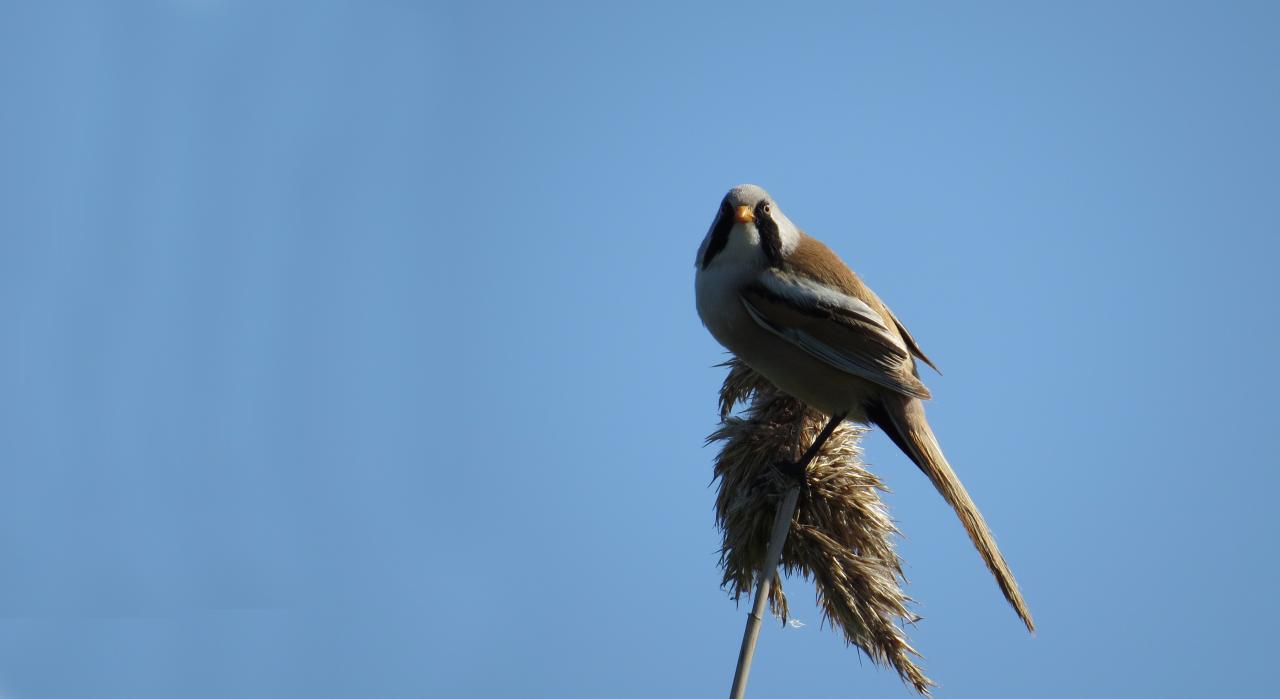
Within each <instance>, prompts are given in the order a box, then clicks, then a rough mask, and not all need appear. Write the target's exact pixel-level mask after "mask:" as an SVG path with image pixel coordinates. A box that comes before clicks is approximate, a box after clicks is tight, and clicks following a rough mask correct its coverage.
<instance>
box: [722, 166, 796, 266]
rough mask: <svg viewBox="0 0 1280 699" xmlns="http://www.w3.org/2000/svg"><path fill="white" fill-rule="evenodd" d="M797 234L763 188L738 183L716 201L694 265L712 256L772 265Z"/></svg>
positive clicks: (780, 257)
mask: <svg viewBox="0 0 1280 699" xmlns="http://www.w3.org/2000/svg"><path fill="white" fill-rule="evenodd" d="M799 237H800V233H799V231H798V230H797V229H796V227H795V224H793V223H791V220H790V219H788V218H787V217H786V216H785V215H784V214H783V213H782V210H781V209H779V208H778V205H777V203H775V202H774V201H773V197H770V196H769V193H768V192H766V191H764V188H763V187H760V186H758V185H754V184H740V185H738V186H737V187H734V188H733V189H731V190H729V193H728V194H726V195H724V199H722V200H721V201H720V209H719V210H718V211H717V212H716V218H715V220H714V221H712V222H711V230H709V231H707V237H706V238H704V239H703V240H702V247H700V248H699V249H698V261H697V264H698V268H699V269H707V268H708V267H710V266H711V263H712V262H713V261H715V260H716V258H718V257H719V258H721V260H722V261H724V262H729V261H730V260H732V261H734V262H738V263H743V262H749V263H754V264H762V265H770V266H776V265H779V264H781V262H782V257H783V255H785V254H786V253H788V252H790V251H791V249H792V248H794V247H795V246H796V243H797V242H798V241H799Z"/></svg>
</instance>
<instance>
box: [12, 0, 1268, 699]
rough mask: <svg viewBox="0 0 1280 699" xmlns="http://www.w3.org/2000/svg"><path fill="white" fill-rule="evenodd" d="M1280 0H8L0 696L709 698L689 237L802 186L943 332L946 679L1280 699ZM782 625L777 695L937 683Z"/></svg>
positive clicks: (703, 369) (767, 664)
mask: <svg viewBox="0 0 1280 699" xmlns="http://www.w3.org/2000/svg"><path fill="white" fill-rule="evenodd" d="M1278 26H1280V12H1278V11H1277V9H1276V7H1275V6H1274V5H1273V4H1271V3H1231V4H1229V5H1224V4H1220V3H1124V4H1122V5H1119V4H1116V3H1070V4H1062V5H1061V6H1058V7H1048V6H1040V7H1031V6H1030V4H1028V3H995V4H992V3H979V4H970V5H968V6H960V5H959V4H947V5H944V6H933V5H926V4H923V3H830V4H816V5H804V6H800V7H791V6H787V7H784V6H782V5H779V4H777V3H768V4H766V3H735V4H732V5H720V6H713V5H704V6H698V7H694V6H689V5H688V4H685V3H679V4H672V5H667V6H662V5H654V4H652V3H647V4H631V5H626V6H621V7H605V6H602V4H599V3H592V4H582V5H555V6H552V7H532V6H529V7H526V6H523V5H515V4H510V5H502V4H479V3H475V4H470V5H465V6H464V5H461V4H459V5H455V6H439V5H433V4H418V3H410V2H363V3H355V2H351V3H338V2H321V3H317V2H309V3H301V2H294V3H290V2H276V3H249V2H239V1H233V0H226V1H219V0H187V1H185V2H160V1H156V2H131V3H100V4H95V3H60V2H42V3H24V4H10V5H7V6H6V7H5V8H4V9H2V10H0V88H2V89H3V94H4V95H5V100H4V102H5V106H4V107H3V109H0V153H3V154H4V155H3V158H2V159H0V160H2V162H3V164H0V324H2V326H3V333H4V338H5V340H4V342H2V343H0V561H2V563H0V697H4V699H34V698H38V697H39V698H42V697H85V696H95V697H101V696H113V697H115V696H118V697H172V696H184V697H206V696H207V697H227V696H235V697H280V696H308V697H329V696H333V697H339V696H344V697H346V696H369V697H422V696H439V697H498V696H513V695H521V696H556V697H598V696H612V697H651V696H716V695H719V694H722V693H725V692H727V689H728V685H729V680H730V677H731V674H732V669H733V663H734V659H735V656H736V653H737V648H738V641H739V638H740V634H741V631H742V622H743V619H744V613H745V607H744V608H742V609H738V608H735V606H734V604H733V602H732V601H731V600H729V599H728V598H727V596H726V595H725V593H724V592H723V591H721V590H720V589H719V587H718V582H719V571H718V570H717V568H716V558H717V554H716V549H717V546H718V537H717V533H716V531H715V529H714V525H713V521H712V513H711V507H712V501H713V495H714V493H713V490H712V489H711V488H709V487H708V482H709V479H710V476H711V459H712V457H713V451H712V450H711V449H708V448H704V447H703V446H702V441H703V439H704V437H705V436H706V435H707V434H708V433H709V432H710V431H711V430H712V429H713V428H714V426H715V421H716V414H715V392H716V389H717V387H718V385H719V381H720V379H721V378H722V375H721V370H719V369H716V368H713V365H714V364H716V363H718V362H720V361H721V360H722V359H723V358H724V356H723V354H722V351H721V349H720V348H719V347H718V346H717V345H716V344H715V342H714V341H713V340H712V339H711V337H710V336H709V335H708V334H707V333H706V332H705V330H704V329H703V328H702V327H701V326H700V324H699V322H698V319H697V316H696V313H695V312H694V308H693V288H692V283H693V264H692V263H693V257H694V253H695V251H696V249H697V246H698V243H699V241H700V240H701V238H702V236H703V234H704V233H705V231H706V228H707V226H708V224H709V223H710V221H711V218H712V216H713V214H714V211H715V208H716V205H717V203H718V201H719V199H720V197H721V196H722V195H723V193H724V191H725V190H726V189H727V188H729V187H730V186H732V185H734V184H738V183H741V182H756V183H759V184H761V185H763V186H765V187H766V188H768V189H769V190H770V191H771V192H772V193H773V194H774V196H775V197H776V198H777V199H778V201H779V202H780V204H781V205H782V207H783V208H784V209H785V210H786V211H787V213H788V214H789V216H790V217H791V218H792V219H793V220H794V221H796V222H797V223H798V224H799V225H800V226H802V227H804V228H806V229H807V230H808V231H809V232H811V233H813V234H814V235H816V236H818V237H820V238H822V239H824V240H825V241H826V242H828V243H829V244H830V245H831V246H832V247H833V248H835V249H836V250H837V251H838V252H839V253H840V254H841V255H842V256H843V257H844V259H845V260H846V261H848V262H849V263H850V264H851V265H852V266H853V267H854V268H855V269H856V270H858V271H859V272H860V273H861V274H862V276H863V277H864V279H866V280H867V281H868V282H869V283H870V284H871V285H872V287H873V288H875V289H876V290H877V291H878V292H879V293H880V295H881V296H882V297H883V298H884V299H885V300H886V301H887V302H888V303H889V304H890V305H891V306H892V307H893V308H894V310H895V311H896V312H897V314H898V315H899V316H900V317H902V318H903V319H904V321H905V322H906V323H907V324H908V325H909V327H910V328H911V330H912V332H913V333H914V334H915V336H916V337H917V339H919V340H920V342H921V343H922V345H923V346H924V348H925V350H926V351H927V352H928V353H929V354H930V356H931V357H932V358H933V359H934V360H935V361H936V362H937V363H938V365H939V366H940V367H941V368H942V370H943V371H945V372H946V375H945V376H944V377H939V376H936V375H926V379H927V380H928V382H929V385H930V387H931V388H932V390H933V392H934V395H935V397H936V398H935V400H934V401H932V403H931V404H930V408H929V410H930V413H929V414H930V419H931V421H932V423H933V425H934V428H935V430H936V431H937V432H938V435H939V438H940V439H941V441H942V444H943V446H944V448H945V449H946V450H947V453H948V455H949V456H950V458H951V460H952V462H953V463H954V464H955V466H956V468H957V470H958V471H959V472H960V474H961V476H962V477H963V478H964V480H965V482H966V483H967V484H968V486H969V489H970V490H971V491H972V492H973V494H974V496H975V498H976V500H977V501H978V503H979V504H980V506H981V507H982V508H983V510H984V512H985V513H986V515H987V517H988V519H989V521H990V522H991V524H992V526H993V528H994V529H995V531H996V534H997V536H998V537H999V540H1000V542H1001V544H1002V547H1003V548H1004V551H1005V554H1006V555H1007V557H1008V558H1009V561H1010V563H1011V565H1012V566H1013V568H1014V570H1015V572H1016V573H1017V575H1018V578H1019V581H1020V582H1021V584H1022V587H1023V590H1024V591H1025V593H1026V595H1027V598H1028V601H1029V603H1030V604H1031V607H1032V609H1033V611H1034V612H1035V614H1036V619H1037V622H1038V624H1039V627H1040V632H1039V634H1038V635H1037V636H1036V637H1035V638H1031V637H1029V636H1028V635H1027V634H1026V633H1025V631H1024V630H1023V629H1022V627H1021V625H1020V624H1019V623H1018V621H1017V619H1016V618H1015V617H1014V615H1013V613H1012V612H1011V611H1010V610H1009V609H1007V608H1006V606H1005V604H1004V602H1003V600H1002V599H1001V598H1000V595H999V593H998V590H997V589H996V587H995V585H994V584H993V582H992V581H991V580H990V578H989V576H988V575H987V573H986V571H985V570H984V569H983V567H982V565H981V563H980V561H979V559H978V557H977V555H976V554H975V553H974V552H973V551H972V550H971V548H970V546H969V544H968V542H967V541H966V539H965V536H964V534H963V531H962V530H961V528H960V526H959V525H958V523H957V522H955V521H954V516H953V515H952V514H951V513H950V511H949V510H948V509H947V508H946V506H945V505H944V504H943V503H942V502H941V500H940V498H938V497H937V495H936V494H934V493H933V492H932V491H931V488H930V487H929V485H928V484H927V482H925V480H924V478H923V477H922V476H921V475H920V474H919V473H918V472H917V471H916V470H915V469H914V467H912V466H911V465H910V463H909V462H908V461H907V460H906V458H905V457H903V456H902V455H901V454H899V453H898V452H897V450H896V449H894V448H893V446H892V444H890V443H889V441H888V440H887V439H885V438H884V437H883V436H882V435H879V434H875V435H873V436H871V437H870V438H869V439H868V440H867V443H866V447H867V459H868V461H869V462H870V464H871V465H872V467H873V468H874V469H875V471H876V472H877V473H878V474H880V475H881V476H882V477H883V478H884V480H885V481H886V482H887V483H888V484H889V485H890V486H891V487H892V488H893V491H894V492H893V494H892V495H891V496H889V502H890V505H891V507H892V509H893V514H894V516H895V518H896V519H897V521H898V522H899V523H900V526H901V528H902V529H903V531H904V533H905V538H904V540H903V541H902V543H901V550H902V553H903V556H904V558H905V559H906V560H907V562H908V569H907V574H908V576H909V578H910V580H911V585H910V588H909V592H910V594H911V595H912V596H913V597H914V598H915V599H916V600H917V602H918V605H917V608H916V609H917V611H918V612H919V613H920V614H922V615H923V616H924V620H923V621H922V622H921V623H920V624H919V625H918V626H916V627H915V628H913V629H911V636H912V638H913V640H914V642H915V644H916V646H917V647H918V648H919V649H920V650H921V651H922V652H923V653H924V655H925V658H926V660H925V668H926V671H927V672H928V673H929V674H930V676H932V677H933V678H935V679H936V680H938V681H939V682H940V683H941V685H942V686H941V688H940V689H939V690H938V695H939V696H941V697H991V696H1037V697H1078V696H1117V697H1121V696H1125V697H1127V696H1165V697H1202V696H1231V695H1235V694H1243V693H1246V692H1249V693H1256V692H1259V691H1262V692H1265V691H1266V690H1265V687H1266V686H1267V684H1266V683H1267V682H1268V679H1267V674H1266V668H1268V667H1270V664H1271V655H1272V653H1271V651H1272V650H1273V649H1274V648H1275V647H1276V642H1275V627H1276V625H1277V623H1280V608H1278V605H1277V602H1276V597H1275V590H1276V589H1277V587H1278V586H1280V573H1278V570H1277V564H1276V561H1275V555H1276V546H1275V540H1276V535H1277V534H1278V533H1280V532H1278V531H1277V530H1278V527H1277V521H1276V517H1275V515H1274V512H1275V509H1276V508H1275V504H1274V499H1273V494H1274V492H1275V490H1276V487H1277V485H1280V478H1278V477H1277V466H1280V464H1278V463H1277V457H1276V451H1275V449H1274V448H1272V447H1271V445H1269V444H1268V442H1267V440H1268V438H1269V437H1270V436H1271V435H1272V434H1273V433H1274V432H1275V431H1276V418H1277V411H1276V407H1275V406H1276V403H1275V399H1274V397H1273V396H1274V393H1275V391H1276V389H1277V387H1278V386H1277V383H1278V381H1277V378H1278V377H1277V370H1276V368H1275V364H1274V361H1273V357H1274V356H1275V354H1276V352H1277V350H1280V341H1278V340H1280V338H1278V337H1277V329H1276V322H1275V319H1276V313H1275V309H1274V303H1275V301H1276V299H1277V297H1278V295H1280V294H1278V292H1280V284H1278V283H1277V281H1276V275H1275V272H1274V265H1275V261H1276V259H1277V256H1278V254H1280V245H1278V244H1277V236H1278V235H1280V140H1278V139H1277V127H1276V125H1277V124H1280V82H1278V81H1277V79H1276V76H1277V75H1278V74H1280V44H1278V43H1277V42H1276V41H1275V37H1276V30H1277V27H1278ZM788 589H789V590H790V592H791V597H792V600H793V604H794V605H795V606H794V609H795V612H796V616H797V617H798V618H800V619H801V620H802V621H804V622H806V623H807V626H805V627H804V628H802V629H781V628H779V627H778V626H777V625H775V624H768V625H766V629H765V632H764V634H763V635H762V638H761V642H760V648H759V653H758V656H757V662H756V666H755V669H754V671H753V674H752V683H751V691H750V695H751V696H756V697H764V696H779V695H782V694H784V693H785V694H793V695H799V694H804V693H807V692H814V693H816V692H823V693H824V696H861V697H866V696H908V694H907V692H906V690H905V689H902V688H901V686H900V685H899V683H898V680H897V679H896V677H895V676H894V675H893V674H892V673H891V672H888V671H884V670H880V669H877V668H875V667H873V666H872V665H871V664H870V663H869V662H868V661H866V660H865V659H861V658H859V656H858V655H857V653H856V652H855V651H853V650H851V649H848V648H845V647H844V646H843V644H842V643H841V642H840V640H839V638H838V637H837V636H836V635H835V634H834V633H832V632H831V631H830V630H828V629H823V628H820V626H819V624H818V620H819V619H818V614H817V613H816V611H815V610H814V608H813V606H812V592H811V588H810V587H809V586H807V585H806V584H804V583H802V582H793V583H791V584H790V585H789V586H788Z"/></svg>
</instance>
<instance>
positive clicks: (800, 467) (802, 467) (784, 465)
mask: <svg viewBox="0 0 1280 699" xmlns="http://www.w3.org/2000/svg"><path fill="white" fill-rule="evenodd" d="M844 416H845V414H844V413H837V414H835V415H832V416H831V419H830V420H828V421H827V426H826V427H823V428H822V431H821V432H819V433H818V436H817V437H815V438H814V440H813V444H810V445H809V448H808V449H807V450H805V452H804V456H801V457H800V460H799V461H779V462H778V463H776V464H774V465H773V468H774V469H775V470H777V471H778V473H781V474H782V475H783V476H786V477H787V478H790V479H792V480H794V481H796V482H798V483H803V482H804V474H805V471H806V470H807V469H808V468H809V464H810V463H811V462H812V461H813V459H814V458H815V457H817V456H818V451H819V450H820V449H822V445H823V444H826V442H827V440H828V439H830V438H831V435H832V433H834V432H835V431H836V427H837V426H839V425H840V423H842V422H844Z"/></svg>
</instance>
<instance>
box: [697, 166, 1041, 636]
mask: <svg viewBox="0 0 1280 699" xmlns="http://www.w3.org/2000/svg"><path fill="white" fill-rule="evenodd" d="M695 267H696V274H695V280H694V287H695V294H696V301H697V309H698V316H699V317H700V318H701V320H702V323H703V325H705V326H706V327H707V330H708V331H710V333H711V335H712V336H713V337H714V338H715V339H716V341H718V342H719V343H720V344H721V345H723V346H724V347H725V348H726V349H728V350H729V351H730V352H732V353H733V354H734V355H736V356H737V357H738V358H739V359H740V360H741V361H743V362H745V363H746V364H747V366H749V367H751V369H753V370H755V371H756V372H757V373H759V374H761V375H762V376H764V377H765V378H766V379H768V380H769V381H770V382H771V383H773V385H774V386H776V387H777V388H778V389H779V390H780V391H782V392H783V393H786V394H789V395H791V396H792V397H794V398H796V399H798V400H799V401H801V402H802V403H804V404H805V405H807V406H809V407H810V408H813V409H815V410H818V411H820V412H822V413H825V414H826V415H828V416H830V418H831V419H830V422H829V424H828V429H827V430H826V431H824V434H829V433H830V431H831V429H833V428H834V426H835V425H837V424H838V423H839V422H840V421H842V420H851V421H853V422H857V423H861V424H864V425H874V426H876V427H878V428H880V429H881V430H882V431H884V432H885V434H886V435H888V437H889V438H890V439H891V440H892V441H893V442H894V444H896V445H897V446H898V448H899V449H901V450H902V451H903V452H904V453H905V454H906V455H907V457H908V458H909V459H911V461H912V462H914V463H915V465H916V466H917V467H919V469H920V470H921V471H923V472H924V474H925V475H926V476H927V477H928V478H929V480H930V481H931V482H932V483H933V485H934V487H935V488H936V489H937V490H938V492H939V493H940V494H941V495H942V497H943V499H944V500H946V502H947V503H948V504H949V505H950V506H951V507H952V509H954V510H955V513H956V515H957V516H958V517H959V519H960V522H961V523H962V524H963V525H964V528H965V531H966V532H967V533H968V535H969V539H970V540H971V541H972V542H973V545H974V547H975V548H977V550H978V553H979V554H980V555H981V556H982V559H983V561H984V562H985V563H986V566H987V568H988V569H989V570H990V571H991V574H992V575H993V576H994V577H995V580H996V583H997V584H998V585H999V587H1000V590H1001V592H1003V593H1004V597H1005V599H1007V600H1008V602H1009V604H1010V605H1011V606H1012V607H1013V608H1014V611H1015V612H1016V613H1017V614H1018V616H1019V617H1020V618H1021V619H1022V621H1023V623H1024V624H1025V625H1026V627H1027V629H1028V631H1031V632H1034V631H1035V623H1034V621H1033V620H1032V617H1031V612H1030V610H1029V609H1028V607H1027V604H1026V602H1025V600H1024V599H1023V597H1022V592H1021V591H1020V590H1019V588H1018V583H1017V580H1016V579H1015V578H1014V576H1013V572H1012V571H1011V570H1010V569H1009V566H1008V564H1007V563H1006V562H1005V559H1004V556H1003V554H1001V553H1000V549H999V547H998V546H997V545H996V541H995V537H994V536H993V535H992V533H991V529H990V527H988V526H987V523H986V520H985V519H983V516H982V513H981V512H980V511H979V510H978V507H977V505H976V504H974V502H973V498H971V497H970V496H969V493H968V491H967V490H965V487H964V484H963V483H961V482H960V479H959V477H958V476H957V475H956V473H955V471H954V470H953V469H952V468H951V465H950V464H949V463H948V462H947V459H946V457H945V456H943V453H942V448H941V447H940V446H939V444H938V440H937V437H935V436H934V433H933V429H932V428H931V427H930V426H929V422H928V420H927V419H926V418H925V411H924V403H923V401H925V400H928V399H929V398H930V397H931V394H930V392H929V389H928V388H926V387H925V385H924V383H923V382H922V381H921V380H920V372H919V369H918V366H917V364H916V361H917V360H919V361H920V362H923V363H924V364H927V365H928V366H929V367H931V368H932V369H933V370H934V371H937V370H938V369H937V366H936V365H934V363H933V361H932V360H930V359H929V357H928V356H926V355H925V353H924V351H923V350H922V349H921V348H920V344H919V343H918V342H917V341H916V339H915V338H914V337H913V336H912V335H911V333H910V332H908V331H907V328H906V326H905V325H903V323H902V321H901V320H899V319H898V317H897V316H895V315H894V314H893V311H891V310H889V307H888V306H887V305H885V303H884V302H883V301H881V300H880V297H879V296H877V295H876V294H875V292H873V291H872V290H871V289H870V287H868V286H867V285H866V284H865V283H864V282H863V281H862V280H861V279H860V278H859V277H858V275H857V274H855V273H854V272H853V270H852V269H850V268H849V266H848V265H846V264H845V263H844V262H843V261H842V260H841V259H840V257H838V256H837V255H836V254H835V253H834V252H832V251H831V249H830V248H828V247H827V246H826V245H824V244H823V243H822V242H821V241H819V240H818V239H816V238H814V237H812V236H809V235H808V234H806V233H805V232H804V231H802V230H800V229H799V228H798V227H796V225H795V224H794V223H792V222H791V220H790V219H789V218H787V216H786V214H784V213H783V212H782V209H781V208H779V207H778V204H777V202H775V201H774V200H773V198H772V197H770V196H769V193H768V192H766V191H765V190H764V189H763V188H761V187H759V186H757V185H754V184H744V185H739V186H737V187H734V188H732V189H730V190H729V192H728V193H727V194H726V195H725V196H724V198H723V199H722V200H721V202H720V207H719V209H718V210H717V211H716V215H715V219H714V220H713V221H712V223H711V228H710V229H709V230H708V231H707V234H706V237H705V238H703V240H702V245H701V246H700V247H699V248H698V257H697V260H696V262H695ZM939 373H941V372H939ZM821 439H822V437H821V436H820V437H819V440H821ZM816 446H817V444H815V445H814V446H812V447H810V451H811V452H812V451H814V450H815V448H816Z"/></svg>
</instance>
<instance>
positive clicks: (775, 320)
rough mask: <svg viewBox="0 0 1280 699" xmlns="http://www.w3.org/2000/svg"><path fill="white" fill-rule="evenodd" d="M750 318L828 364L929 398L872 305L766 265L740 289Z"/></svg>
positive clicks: (901, 347) (904, 351) (905, 352)
mask: <svg viewBox="0 0 1280 699" xmlns="http://www.w3.org/2000/svg"><path fill="white" fill-rule="evenodd" d="M742 302H743V305H744V306H745V307H746V309H747V313H748V314H750V315H751V317H752V319H753V320H755V322H756V323H758V324H760V325H761V326H762V327H764V328H765V329H766V330H768V331H770V332H772V333H773V334H775V335H777V336H779V337H781V338H782V339H784V340H786V341H788V342H790V343H792V344H794V345H795V346H797V347H799V348H800V349H802V350H804V351H805V352H807V353H808V354H810V355H812V356H813V357H816V358H817V359H819V360H821V361H823V362H826V363H827V364H829V365H831V366H832V367H833V368H835V369H838V370H840V371H844V372H846V373H849V374H853V375H855V376H859V377H861V378H864V379H866V380H868V381H871V382H873V383H876V384H879V385H881V386H884V387H885V388H888V389H890V390H893V391H895V392H897V393H901V394H903V395H907V396H911V397H914V398H921V399H927V398H929V389H927V388H925V386H924V384H923V383H921V382H920V379H918V378H916V376H915V373H914V372H913V371H912V369H913V366H914V363H913V362H912V361H911V354H910V352H909V350H908V349H907V348H906V346H904V344H903V343H902V341H901V340H899V339H898V337H897V335H896V333H894V332H893V331H891V330H889V328H890V323H891V322H892V321H887V320H886V319H884V318H883V317H882V316H881V315H880V314H879V313H877V312H876V310H875V309H874V308H872V307H871V306H870V305H868V304H867V303H866V302H864V301H862V300H861V299H858V298H857V297H853V296H849V295H847V294H844V293H842V292H841V291H839V290H837V289H834V288H832V287H829V286H827V285H825V284H821V283H817V282H814V281H812V280H807V281H801V280H800V279H797V278H795V277H794V276H793V275H790V274H786V273H781V272H777V271H774V270H770V271H766V272H765V273H764V274H763V275H762V277H761V278H760V281H758V282H756V283H754V284H751V285H748V286H747V287H746V288H745V289H744V290H743V292H742Z"/></svg>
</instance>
